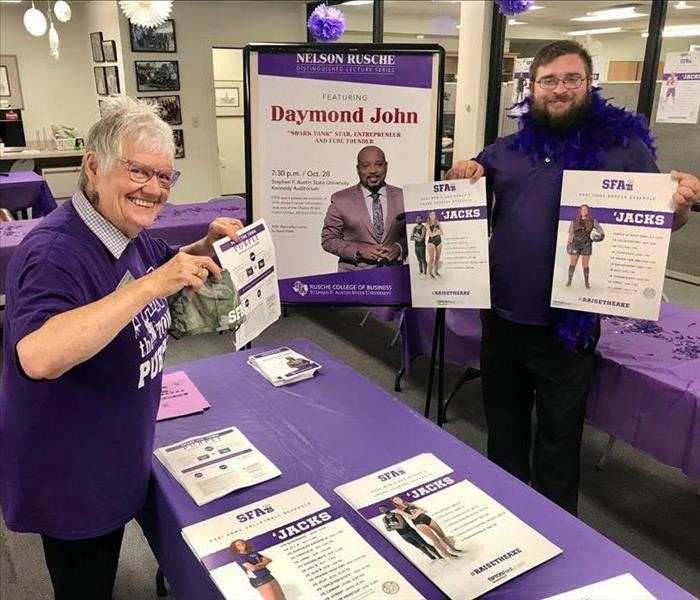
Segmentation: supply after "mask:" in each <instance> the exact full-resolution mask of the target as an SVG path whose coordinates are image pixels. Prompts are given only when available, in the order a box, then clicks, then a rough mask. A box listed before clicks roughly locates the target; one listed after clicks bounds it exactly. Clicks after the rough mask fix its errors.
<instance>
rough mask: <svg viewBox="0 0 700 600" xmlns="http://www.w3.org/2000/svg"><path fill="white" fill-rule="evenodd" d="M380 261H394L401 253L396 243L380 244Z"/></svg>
mask: <svg viewBox="0 0 700 600" xmlns="http://www.w3.org/2000/svg"><path fill="white" fill-rule="evenodd" d="M381 248H382V262H394V261H395V260H396V259H398V258H399V256H400V255H401V248H400V247H399V245H398V244H389V245H388V246H382V247H381Z"/></svg>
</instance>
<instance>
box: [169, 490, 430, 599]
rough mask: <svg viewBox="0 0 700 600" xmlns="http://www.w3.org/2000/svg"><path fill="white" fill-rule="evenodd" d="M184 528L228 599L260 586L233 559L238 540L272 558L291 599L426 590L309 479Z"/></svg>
mask: <svg viewBox="0 0 700 600" xmlns="http://www.w3.org/2000/svg"><path fill="white" fill-rule="evenodd" d="M182 535H183V537H184V538H185V540H186V541H187V543H188V545H189V546H190V548H191V549H192V551H193V552H194V553H195V555H196V556H197V558H198V559H199V560H200V561H201V562H202V564H203V565H204V567H205V568H206V569H207V570H208V571H209V575H210V576H211V578H212V580H213V581H214V583H215V584H216V586H217V587H218V588H219V590H220V591H221V593H222V594H223V596H224V598H226V599H229V600H260V598H261V593H260V592H261V591H263V590H261V589H254V588H253V587H252V585H251V582H250V581H249V579H254V575H253V577H250V576H249V571H247V570H246V569H247V567H244V566H243V565H241V564H238V562H236V559H235V558H234V553H233V551H232V550H231V549H230V546H231V544H232V543H233V542H234V541H235V540H243V541H245V542H247V543H248V545H249V547H250V549H251V550H252V551H254V552H257V553H259V555H261V556H259V557H253V560H255V561H256V562H249V564H252V565H257V564H259V563H260V562H261V560H262V557H264V558H265V559H268V560H270V563H269V566H268V567H267V568H268V571H269V574H270V575H271V576H272V577H273V578H274V580H275V581H276V585H277V586H279V588H280V589H281V591H282V593H283V594H284V596H283V597H284V598H285V599H286V600H295V599H297V598H299V599H301V598H305V599H310V598H337V599H340V598H343V599H346V600H360V599H362V600H370V599H371V600H374V599H375V598H376V599H382V598H387V599H392V600H393V599H397V598H400V599H401V600H413V599H414V598H416V599H417V598H422V596H421V595H420V594H419V593H418V591H417V590H416V589H415V588H413V587H412V586H411V584H410V583H408V581H406V579H404V577H403V576H402V575H401V574H400V573H399V572H398V571H397V570H396V569H394V567H393V566H392V565H391V564H389V563H388V562H387V561H386V560H384V559H383V558H382V557H381V556H380V555H379V554H378V553H377V552H376V551H375V550H374V549H373V548H372V547H371V546H370V545H369V544H368V543H367V542H366V541H365V540H364V539H363V538H362V537H360V535H359V534H358V533H357V532H356V531H355V530H354V529H353V528H352V527H351V526H350V524H349V523H348V522H347V521H346V520H345V519H344V518H342V517H340V516H338V514H337V512H336V511H335V510H334V509H333V507H331V506H330V505H329V503H328V502H327V501H326V500H324V498H323V497H322V496H320V495H319V494H318V492H316V491H315V490H314V489H313V488H312V487H311V486H310V485H309V484H308V483H305V484H303V485H300V486H298V487H295V488H292V489H290V490H287V491H285V492H282V493H280V494H277V495H275V496H271V497H269V498H266V499H264V500H261V501H260V502H255V503H253V504H249V505H248V506H244V507H242V508H238V509H236V510H232V511H230V512H227V513H225V514H222V515H219V516H218V517H214V518H211V519H208V520H206V521H202V522H201V523H197V524H195V525H191V526H189V527H186V528H184V529H183V530H182ZM239 560H241V562H243V561H244V560H245V561H246V562H247V561H248V557H244V558H242V559H239ZM263 597H269V596H263ZM277 597H278V598H280V597H281V596H279V595H278V596H277Z"/></svg>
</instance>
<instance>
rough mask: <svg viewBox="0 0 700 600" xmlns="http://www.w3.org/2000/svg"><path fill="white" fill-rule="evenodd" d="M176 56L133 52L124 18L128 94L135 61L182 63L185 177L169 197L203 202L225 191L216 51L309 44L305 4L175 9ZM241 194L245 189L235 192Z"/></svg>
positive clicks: (206, 1)
mask: <svg viewBox="0 0 700 600" xmlns="http://www.w3.org/2000/svg"><path fill="white" fill-rule="evenodd" d="M171 16H172V18H173V19H175V29H176V35H177V54H143V53H136V54H134V53H131V50H130V45H129V26H128V22H127V20H126V18H125V17H124V16H123V15H122V14H120V15H119V22H120V33H121V38H122V48H123V54H124V56H123V59H124V64H125V65H126V68H125V79H126V93H127V94H129V95H130V96H133V95H136V78H135V74H134V60H144V59H146V58H149V59H156V60H158V59H161V60H162V59H170V60H172V59H174V60H178V61H179V63H180V64H179V67H180V83H181V90H180V92H172V93H178V94H179V95H180V101H181V104H182V117H183V125H182V129H183V130H184V139H185V158H184V159H179V160H176V161H175V166H176V168H177V169H179V170H180V171H182V177H181V178H180V181H178V184H177V185H176V186H175V188H173V191H172V192H171V194H170V200H171V201H173V202H175V203H188V202H202V201H204V200H206V199H207V198H210V197H212V196H217V195H219V194H220V193H221V183H220V175H219V167H218V153H217V126H216V115H215V111H214V75H213V66H212V48H215V47H218V48H226V47H229V48H236V47H239V48H240V47H243V46H245V45H246V44H247V43H249V42H301V41H306V26H305V21H306V11H305V4H304V2H297V1H293V2H285V1H266V2H217V1H210V0H200V1H197V2H194V1H186V0H178V1H177V2H175V3H174V5H173V12H172V15H171ZM236 191H240V190H236Z"/></svg>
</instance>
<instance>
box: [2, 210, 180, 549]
mask: <svg viewBox="0 0 700 600" xmlns="http://www.w3.org/2000/svg"><path fill="white" fill-rule="evenodd" d="M173 255H174V250H172V249H171V248H170V247H169V246H168V245H167V244H166V243H165V242H163V241H162V240H154V239H152V238H151V237H150V235H149V234H148V233H147V232H145V231H143V232H141V233H140V234H139V236H138V237H137V238H135V239H134V240H132V241H131V242H130V243H129V244H128V245H127V247H126V249H125V250H124V251H123V253H122V254H121V256H120V257H119V258H118V259H116V258H115V257H114V256H113V255H112V254H111V253H110V252H109V251H108V250H107V248H106V246H105V245H104V244H103V243H102V242H101V241H100V240H99V238H98V237H97V236H96V235H95V234H94V233H93V232H92V231H91V230H90V229H89V228H88V227H87V225H86V224H85V223H84V222H83V220H82V219H81V217H80V216H79V215H78V214H77V212H76V210H75V208H74V207H73V205H72V202H66V203H65V204H64V205H63V206H61V207H60V208H58V209H57V210H55V211H53V212H52V213H51V214H50V215H49V216H48V217H46V218H45V219H44V220H43V221H42V222H41V223H40V224H39V225H37V226H36V227H35V228H34V229H33V230H32V231H31V232H30V233H29V234H28V235H27V237H26V238H25V239H24V240H23V242H22V243H21V244H20V246H19V247H18V248H17V250H16V252H15V253H14V255H13V256H12V259H11V261H10V264H9V266H8V269H7V289H6V301H7V307H6V316H5V336H4V364H3V371H4V377H3V384H2V396H1V397H0V472H2V480H1V482H0V501H1V502H2V509H3V514H4V517H5V521H6V522H7V526H8V527H9V528H10V529H12V530H14V531H21V532H36V533H42V534H46V535H50V536H53V537H57V538H61V539H82V538H89V537H96V536H99V535H102V534H105V533H108V532H109V531H112V530H114V529H117V528H118V527H121V526H122V525H124V524H125V523H126V522H127V521H129V520H130V519H131V518H133V517H134V515H135V514H136V513H137V512H138V510H139V509H140V507H141V506H142V504H143V501H144V498H145V495H146V487H147V484H148V479H149V475H150V471H151V453H152V450H153V433H154V428H155V417H156V412H157V410H158V403H159V400H160V390H161V377H162V368H163V354H164V351H165V345H166V340H167V332H168V325H169V323H170V313H169V311H168V305H167V302H166V301H165V300H163V299H157V300H155V301H153V302H151V303H150V304H149V305H148V306H146V307H145V308H144V309H143V310H142V311H141V312H140V313H139V314H138V315H137V316H136V317H135V318H134V319H133V320H132V322H131V323H129V325H127V326H126V327H125V328H124V329H123V330H122V331H121V332H120V333H119V334H118V335H117V337H116V338H115V339H114V340H113V341H112V342H110V343H109V344H108V345H107V346H106V347H105V348H104V349H103V350H102V351H100V352H99V353H98V354H97V355H95V356H94V357H92V358H91V359H89V360H87V361H85V362H83V363H81V364H79V365H77V366H75V367H73V368H72V369H70V370H69V371H67V372H66V373H64V374H63V375H62V376H60V377H59V378H57V379H53V380H40V381H38V380H31V379H29V378H28V377H27V376H26V375H25V374H24V373H23V372H22V370H21V368H19V366H18V361H17V360H16V354H15V346H16V345H17V342H18V341H19V340H21V339H22V338H24V337H25V336H26V335H28V334H29V333H31V332H33V331H35V330H36V329H38V328H39V327H41V325H43V323H44V322H45V321H46V320H47V319H49V318H50V317H52V316H53V315H56V314H58V313H62V312H65V311H68V310H71V309H74V308H77V307H80V306H84V305H86V304H89V303H91V302H94V301H96V300H99V299H100V298H103V297H104V296H106V295H107V294H109V293H111V292H113V291H114V290H115V289H116V288H117V287H118V286H119V285H120V283H124V282H125V281H128V280H130V277H133V278H134V279H138V278H139V277H142V276H143V275H145V274H146V273H147V272H149V271H151V270H152V269H154V268H157V267H158V266H160V265H162V264H163V263H164V262H166V261H167V260H168V259H169V258H171V257H172V256H173ZM129 274H130V275H129Z"/></svg>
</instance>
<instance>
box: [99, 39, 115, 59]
mask: <svg viewBox="0 0 700 600" xmlns="http://www.w3.org/2000/svg"><path fill="white" fill-rule="evenodd" d="M102 54H103V56H104V59H105V62H117V44H116V43H115V42H114V40H105V41H103V42H102Z"/></svg>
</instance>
